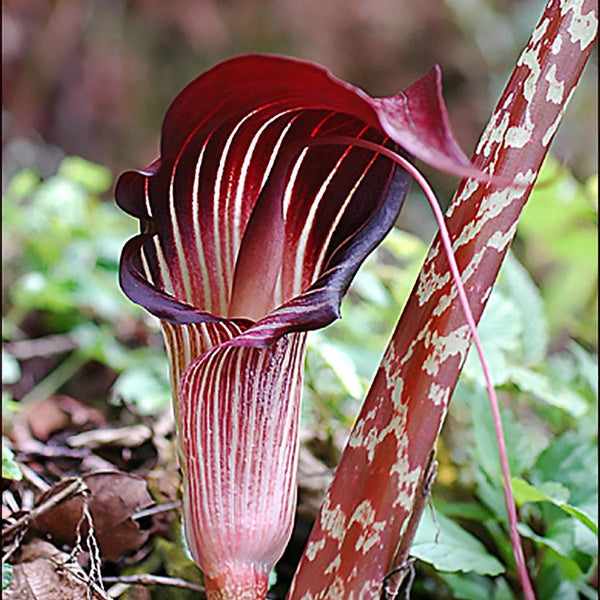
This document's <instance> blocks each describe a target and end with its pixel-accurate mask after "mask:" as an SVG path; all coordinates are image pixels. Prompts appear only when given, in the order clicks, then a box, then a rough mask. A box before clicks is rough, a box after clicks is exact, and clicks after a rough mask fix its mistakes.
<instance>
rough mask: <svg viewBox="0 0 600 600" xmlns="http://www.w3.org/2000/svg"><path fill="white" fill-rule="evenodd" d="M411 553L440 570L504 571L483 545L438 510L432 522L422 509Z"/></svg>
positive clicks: (426, 512)
mask: <svg viewBox="0 0 600 600" xmlns="http://www.w3.org/2000/svg"><path fill="white" fill-rule="evenodd" d="M410 552H411V555H412V556H415V557H417V558H418V559H420V560H422V561H424V562H427V563H430V564H432V565H433V566H434V567H435V568H436V569H439V570H440V571H463V572H465V573H466V572H471V571H473V572H475V573H479V574H480V575H497V574H498V573H502V572H503V571H504V567H503V566H502V564H501V563H500V561H499V560H498V559H497V558H495V557H494V556H492V555H491V554H488V552H487V551H486V549H485V546H484V545H483V544H482V543H481V542H479V541H478V540H477V538H475V537H473V536H472V535H471V534H470V533H468V532H467V531H465V530H464V529H462V527H459V526H458V525H457V524H456V523H454V522H453V521H451V520H450V519H448V518H447V517H445V516H444V515H442V514H441V513H437V514H436V517H435V521H434V519H433V517H432V516H431V512H430V511H428V510H425V511H424V513H423V517H422V518H421V522H420V523H419V527H418V529H417V533H416V535H415V539H414V542H413V545H412V548H411V551H410Z"/></svg>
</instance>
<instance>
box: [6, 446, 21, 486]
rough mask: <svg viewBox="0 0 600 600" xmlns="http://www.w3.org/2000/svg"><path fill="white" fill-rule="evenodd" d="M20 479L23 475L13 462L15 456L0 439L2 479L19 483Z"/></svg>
mask: <svg viewBox="0 0 600 600" xmlns="http://www.w3.org/2000/svg"><path fill="white" fill-rule="evenodd" d="M22 478H23V473H22V472H21V469H20V467H19V465H18V464H17V462H16V461H15V455H14V453H13V451H12V450H11V449H10V448H9V447H8V446H7V445H6V444H5V442H4V438H2V479H13V480H16V481H20V480H21V479H22Z"/></svg>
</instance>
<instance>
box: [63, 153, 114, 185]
mask: <svg viewBox="0 0 600 600" xmlns="http://www.w3.org/2000/svg"><path fill="white" fill-rule="evenodd" d="M58 174H59V175H61V176H62V177H64V178H65V179H68V180H69V181H72V182H73V183H76V184H78V185H79V186H81V187H82V188H83V189H84V190H86V191H87V192H88V193H90V194H102V193H103V192H105V191H106V190H108V188H109V187H110V185H111V183H112V174H111V172H110V169H108V168H106V167H104V166H102V165H98V164H96V163H93V162H90V161H89V160H85V158H81V157H80V156H67V157H66V158H64V159H63V160H62V162H61V163H60V166H59V167H58Z"/></svg>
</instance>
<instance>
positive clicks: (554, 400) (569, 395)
mask: <svg viewBox="0 0 600 600" xmlns="http://www.w3.org/2000/svg"><path fill="white" fill-rule="evenodd" d="M509 376H510V379H511V381H512V382H513V383H514V384H515V385H516V386H517V387H518V388H519V389H520V390H521V391H522V392H526V393H528V394H531V395H532V396H534V397H535V398H537V399H538V400H542V401H543V402H546V403H547V404H550V405H552V406H556V407H557V408H561V409H562V410H565V411H567V412H568V413H569V414H571V415H573V416H574V417H581V416H583V415H584V414H585V413H586V412H587V411H588V404H587V402H586V401H585V399H584V398H582V397H581V396H580V395H579V394H578V393H577V392H575V391H573V390H572V389H570V388H568V387H566V386H564V385H561V384H560V383H559V382H556V381H553V380H552V379H551V378H550V377H549V376H547V375H545V374H543V373H538V372H536V371H532V370H531V369H527V368H525V367H520V366H518V365H512V366H511V367H510V368H509Z"/></svg>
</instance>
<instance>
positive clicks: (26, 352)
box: [4, 335, 77, 360]
mask: <svg viewBox="0 0 600 600" xmlns="http://www.w3.org/2000/svg"><path fill="white" fill-rule="evenodd" d="M4 347H5V348H6V350H7V351H8V352H9V353H10V354H11V355H12V356H14V357H15V358H16V359H18V360H27V359H29V358H34V357H36V356H52V355H53V354H60V353H61V352H68V351H69V350H75V348H77V342H75V341H74V340H73V339H72V338H70V337H69V336H67V335H47V336H45V337H41V338H34V339H27V340H18V341H16V342H12V343H10V344H6V345H5V346H4Z"/></svg>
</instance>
